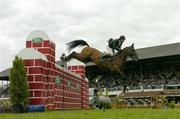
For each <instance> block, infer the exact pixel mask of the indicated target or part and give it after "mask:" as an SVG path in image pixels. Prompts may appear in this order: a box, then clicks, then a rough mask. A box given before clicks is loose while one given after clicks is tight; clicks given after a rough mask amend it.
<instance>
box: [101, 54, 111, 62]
mask: <svg viewBox="0 0 180 119" xmlns="http://www.w3.org/2000/svg"><path fill="white" fill-rule="evenodd" d="M112 57H113V55H111V54H109V53H106V52H104V53H101V55H100V58H99V60H100V62H103V61H110V60H111V59H112Z"/></svg>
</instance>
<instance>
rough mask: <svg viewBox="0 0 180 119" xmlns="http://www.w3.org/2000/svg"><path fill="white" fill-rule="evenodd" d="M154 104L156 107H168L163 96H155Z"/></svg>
mask: <svg viewBox="0 0 180 119" xmlns="http://www.w3.org/2000/svg"><path fill="white" fill-rule="evenodd" d="M155 100H156V105H157V107H160V108H164V107H168V100H167V99H166V97H165V96H158V97H156V99H155Z"/></svg>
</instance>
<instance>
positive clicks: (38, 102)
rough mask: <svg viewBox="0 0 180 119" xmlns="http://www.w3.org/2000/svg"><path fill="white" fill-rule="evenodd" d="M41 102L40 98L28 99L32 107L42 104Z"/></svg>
mask: <svg viewBox="0 0 180 119" xmlns="http://www.w3.org/2000/svg"><path fill="white" fill-rule="evenodd" d="M43 102H44V100H43V99H42V98H35V99H30V104H32V105H38V104H43Z"/></svg>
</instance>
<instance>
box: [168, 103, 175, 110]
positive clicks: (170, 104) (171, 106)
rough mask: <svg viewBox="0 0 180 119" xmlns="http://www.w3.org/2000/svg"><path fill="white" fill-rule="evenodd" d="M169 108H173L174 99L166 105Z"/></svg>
mask: <svg viewBox="0 0 180 119" xmlns="http://www.w3.org/2000/svg"><path fill="white" fill-rule="evenodd" d="M168 107H169V108H171V109H173V108H175V102H174V101H171V102H170V103H169V105H168Z"/></svg>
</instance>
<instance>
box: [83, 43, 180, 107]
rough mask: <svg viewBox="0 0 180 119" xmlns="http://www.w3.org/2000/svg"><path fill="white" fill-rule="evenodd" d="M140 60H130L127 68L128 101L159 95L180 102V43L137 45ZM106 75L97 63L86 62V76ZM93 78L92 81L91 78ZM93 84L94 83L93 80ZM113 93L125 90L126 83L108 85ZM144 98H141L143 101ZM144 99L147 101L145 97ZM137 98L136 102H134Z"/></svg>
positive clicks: (147, 98)
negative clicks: (139, 47) (123, 88)
mask: <svg viewBox="0 0 180 119" xmlns="http://www.w3.org/2000/svg"><path fill="white" fill-rule="evenodd" d="M136 53H137V54H138V57H139V61H137V62H134V61H131V60H130V59H128V60H127V62H126V64H125V66H124V68H125V70H124V72H125V74H126V76H127V77H128V80H129V81H128V92H126V93H125V94H124V97H125V98H126V101H127V104H129V105H130V104H132V105H133V104H134V105H135V104H137V102H139V103H138V104H141V102H145V103H142V104H147V103H150V101H152V100H151V99H152V98H154V97H157V96H160V95H161V96H166V98H167V99H168V101H169V102H170V101H175V103H176V104H179V103H180V43H173V44H167V45H160V46H154V47H147V48H141V49H136ZM92 74H93V75H94V74H97V75H102V72H101V71H100V70H99V69H98V68H97V67H96V66H95V64H93V63H88V64H86V76H87V77H88V79H90V80H91V76H92ZM89 82H91V81H89ZM90 86H91V84H90ZM108 90H109V95H110V96H116V95H119V94H121V93H122V85H118V86H113V87H110V88H108ZM139 100H140V101H139ZM142 100H143V101H142ZM133 102H134V103H133Z"/></svg>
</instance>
